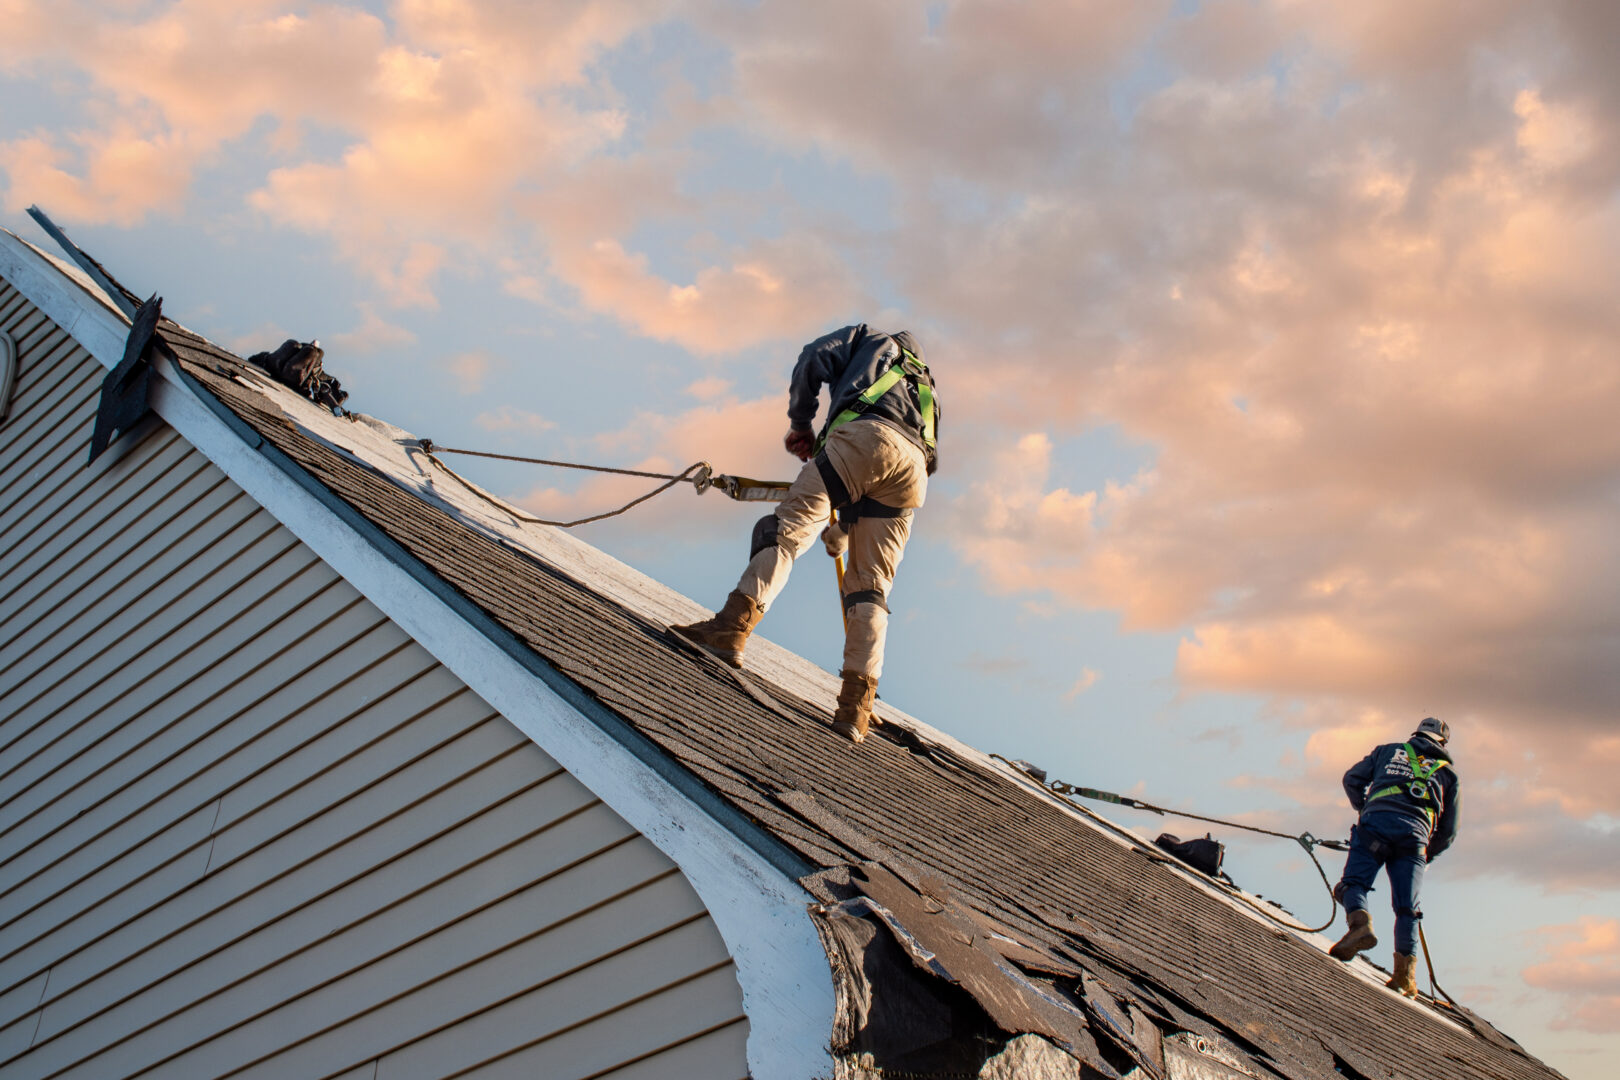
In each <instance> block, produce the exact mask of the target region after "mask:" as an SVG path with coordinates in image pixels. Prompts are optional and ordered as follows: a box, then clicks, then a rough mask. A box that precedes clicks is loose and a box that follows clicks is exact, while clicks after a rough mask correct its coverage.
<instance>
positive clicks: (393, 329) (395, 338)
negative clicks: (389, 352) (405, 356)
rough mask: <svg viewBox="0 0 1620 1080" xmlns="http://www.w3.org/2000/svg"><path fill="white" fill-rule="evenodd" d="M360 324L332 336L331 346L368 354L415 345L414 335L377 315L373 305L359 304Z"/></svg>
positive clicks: (345, 350)
mask: <svg viewBox="0 0 1620 1080" xmlns="http://www.w3.org/2000/svg"><path fill="white" fill-rule="evenodd" d="M359 308H360V322H359V324H358V325H357V326H355V327H354V329H352V330H345V331H344V332H343V333H341V334H334V335H332V344H333V345H334V346H336V347H337V349H338V350H341V351H344V352H355V353H369V352H377V351H378V350H381V349H393V348H400V347H402V346H405V345H413V344H415V343H416V335H415V334H414V333H412V332H411V331H410V330H407V329H406V328H405V327H403V326H400V325H398V324H397V323H391V322H389V321H388V320H386V319H384V318H383V317H382V316H380V315H378V314H377V309H376V307H375V305H372V304H360V305H359Z"/></svg>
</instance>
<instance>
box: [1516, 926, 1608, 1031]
mask: <svg viewBox="0 0 1620 1080" xmlns="http://www.w3.org/2000/svg"><path fill="white" fill-rule="evenodd" d="M1535 936H1536V937H1537V938H1539V939H1540V940H1541V941H1542V943H1543V944H1542V953H1543V955H1544V956H1545V957H1546V959H1545V960H1542V961H1541V962H1539V963H1536V964H1531V965H1530V966H1529V967H1527V968H1525V969H1524V971H1523V972H1522V973H1521V975H1522V976H1523V978H1524V981H1525V982H1527V983H1529V984H1530V985H1531V986H1534V987H1536V988H1538V989H1542V990H1549V991H1552V992H1553V993H1555V994H1558V995H1560V997H1561V998H1562V999H1563V1001H1564V1010H1563V1012H1562V1013H1561V1014H1560V1015H1559V1016H1558V1017H1557V1018H1556V1019H1554V1020H1553V1022H1552V1025H1551V1026H1552V1028H1553V1029H1554V1030H1559V1031H1570V1030H1574V1031H1591V1032H1597V1033H1611V1032H1617V1031H1620V919H1602V918H1596V917H1593V916H1587V917H1585V918H1583V919H1581V920H1580V921H1579V922H1575V923H1566V924H1564V925H1561V926H1548V927H1543V928H1541V929H1540V930H1538V931H1536V934H1535Z"/></svg>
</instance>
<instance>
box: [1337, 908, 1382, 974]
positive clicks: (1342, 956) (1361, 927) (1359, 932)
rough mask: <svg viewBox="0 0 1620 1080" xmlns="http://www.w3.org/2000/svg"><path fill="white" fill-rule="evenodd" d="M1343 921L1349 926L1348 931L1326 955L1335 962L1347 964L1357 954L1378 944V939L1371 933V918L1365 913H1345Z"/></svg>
mask: <svg viewBox="0 0 1620 1080" xmlns="http://www.w3.org/2000/svg"><path fill="white" fill-rule="evenodd" d="M1344 921H1345V922H1347V923H1349V924H1350V929H1348V930H1346V931H1345V932H1344V937H1342V938H1340V939H1339V940H1338V942H1337V943H1336V944H1335V945H1334V946H1333V948H1331V949H1329V950H1328V955H1329V956H1331V957H1333V959H1335V960H1343V961H1345V962H1346V963H1349V962H1350V961H1351V960H1354V959H1355V958H1356V954H1357V953H1363V952H1366V951H1367V950H1368V949H1370V948H1372V947H1373V946H1374V945H1377V944H1378V938H1377V936H1376V935H1375V934H1374V933H1373V929H1372V916H1370V915H1368V914H1367V913H1366V912H1365V911H1349V912H1346V913H1345V916H1344Z"/></svg>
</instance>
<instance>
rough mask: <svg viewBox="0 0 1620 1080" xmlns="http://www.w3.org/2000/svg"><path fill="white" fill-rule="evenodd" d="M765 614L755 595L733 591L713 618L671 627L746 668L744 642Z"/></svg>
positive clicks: (730, 661) (736, 665) (726, 659)
mask: <svg viewBox="0 0 1620 1080" xmlns="http://www.w3.org/2000/svg"><path fill="white" fill-rule="evenodd" d="M764 614H765V611H764V609H763V608H761V607H760V606H759V604H757V603H755V601H754V598H753V597H752V596H745V595H744V594H742V593H740V592H737V591H736V590H732V592H731V594H730V595H729V596H727V597H726V606H725V607H723V608H721V609H720V610H719V611H717V612H715V613H714V615H713V616H712V617H711V618H707V619H704V620H703V621H702V622H695V623H688V624H687V625H685V626H672V627H670V629H671V630H673V631H675V632H676V633H677V634H680V635H681V636H682V637H686V638H690V639H691V640H692V641H694V642H696V643H697V644H699V645H701V646H703V648H705V649H707V650H708V651H709V652H712V653H713V654H714V655H716V656H718V657H719V658H720V659H722V660H724V661H725V662H726V663H728V664H730V665H731V666H732V667H742V655H743V645H745V644H746V643H747V642H748V635H749V634H751V633H753V632H754V627H756V626H758V625H759V620H760V619H761V618H762V617H763V616H764Z"/></svg>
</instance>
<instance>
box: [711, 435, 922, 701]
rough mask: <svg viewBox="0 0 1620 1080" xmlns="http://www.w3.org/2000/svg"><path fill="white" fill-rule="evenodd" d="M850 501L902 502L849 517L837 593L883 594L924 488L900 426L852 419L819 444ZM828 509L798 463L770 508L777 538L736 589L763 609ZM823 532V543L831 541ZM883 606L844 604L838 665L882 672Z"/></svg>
mask: <svg viewBox="0 0 1620 1080" xmlns="http://www.w3.org/2000/svg"><path fill="white" fill-rule="evenodd" d="M822 449H823V451H824V452H825V453H826V455H827V458H828V460H829V461H830V462H831V463H832V466H833V469H834V470H835V471H836V472H837V473H838V478H839V479H840V480H842V481H843V482H844V487H845V489H846V490H847V491H848V492H849V497H850V499H851V500H852V501H859V500H861V499H864V498H870V499H874V500H876V501H877V502H880V503H882V504H883V505H885V506H891V507H895V508H897V509H901V508H903V509H904V510H905V511H906V512H905V513H903V514H901V515H900V516H898V517H872V516H862V517H860V518H859V519H858V520H856V521H855V522H853V523H852V524H850V526H849V528H848V530H847V532H848V541H849V564H848V565H847V566H846V567H845V568H844V595H846V596H848V595H850V594H852V593H858V592H866V591H868V590H875V591H876V592H878V593H880V594H881V595H883V596H884V597H887V596H888V595H889V589H890V587H891V586H892V585H893V584H894V574H895V570H896V569H897V568H898V567H899V565H900V559H901V558H902V557H903V556H904V555H905V550H906V539H907V538H908V537H909V536H910V535H911V519H912V510H914V509H915V508H916V507H919V506H921V505H922V504H923V500H924V498H926V496H927V494H928V470H927V466H926V462H925V459H924V458H923V452H922V450H921V449H919V448H918V447H917V445H916V444H915V443H913V442H912V441H911V440H910V439H907V438H906V437H905V436H904V435H902V434H901V433H900V432H898V431H896V430H895V429H894V428H892V427H890V426H889V425H888V424H885V423H883V422H881V421H878V420H855V421H851V422H850V423H848V424H845V425H844V426H843V427H841V428H839V429H838V430H837V431H835V432H833V433H832V435H831V436H830V437H829V438H828V439H827V443H826V445H825V446H824V447H823V448H822ZM831 513H832V501H831V499H830V498H829V497H828V495H827V485H826V483H825V482H824V481H823V480H822V477H821V470H820V469H818V468H817V467H816V463H815V461H813V460H812V461H809V462H806V463H805V466H804V468H802V469H800V470H799V475H798V477H797V479H795V480H794V481H793V486H792V487H790V488H789V489H788V494H787V498H785V499H784V500H782V502H781V504H780V505H778V506H777V508H776V545H775V546H774V547H769V548H766V549H765V550H764V551H761V552H760V553H759V554H757V555H755V556H754V557H753V559H751V560H750V561H749V563H748V567H747V569H745V570H744V571H743V575H742V579H741V580H740V581H738V583H737V591H738V592H740V593H742V594H744V595H745V596H750V597H752V598H753V599H754V601H755V602H756V603H758V604H759V606H760V607H762V608H769V607H770V605H771V601H772V600H775V599H776V597H777V594H779V593H780V592H781V591H782V587H783V586H784V585H786V584H787V579H788V573H789V572H790V571H791V570H792V569H793V560H795V559H797V558H798V557H799V556H800V555H803V554H804V553H805V552H806V551H808V550H809V549H810V546H811V545H812V544H814V543H815V541H816V537H817V536H818V535H820V533H821V531H822V530H823V529H824V528H826V526H827V523H828V519H829V517H830V516H831ZM836 539H837V538H836V536H834V537H832V538H829V546H830V545H831V543H833V542H834V541H835V540H836ZM888 626H889V613H888V611H887V610H886V609H885V608H884V607H883V606H882V605H880V604H874V603H856V604H854V605H852V606H850V607H849V609H848V611H847V630H846V632H845V635H844V670H845V671H854V672H858V673H860V674H863V675H870V676H872V677H873V678H874V679H875V678H877V677H878V676H880V675H881V674H883V642H884V637H885V635H886V633H887V631H888Z"/></svg>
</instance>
